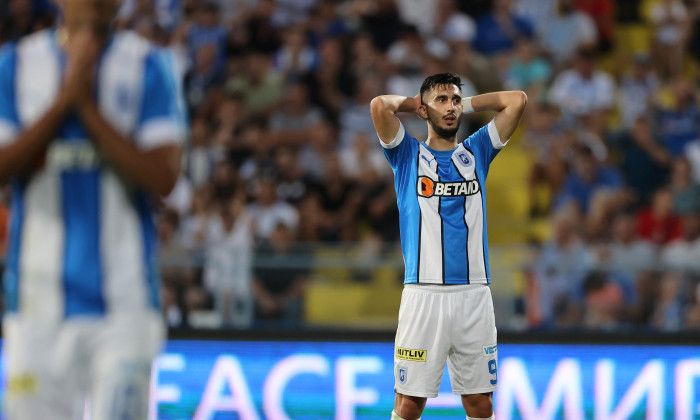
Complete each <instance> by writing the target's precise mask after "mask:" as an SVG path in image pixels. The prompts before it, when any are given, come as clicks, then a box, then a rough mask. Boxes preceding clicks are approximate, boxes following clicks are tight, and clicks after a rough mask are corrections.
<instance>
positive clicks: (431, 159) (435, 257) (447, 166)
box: [371, 73, 527, 420]
mask: <svg viewBox="0 0 700 420" xmlns="http://www.w3.org/2000/svg"><path fill="white" fill-rule="evenodd" d="M526 103H527V96H526V95H525V93H523V92H520V91H514V92H494V93H487V94H484V95H478V96H474V97H466V98H463V97H462V95H461V80H460V78H459V77H458V76H456V75H453V74H447V73H443V74H436V75H433V76H430V77H428V78H427V79H425V81H424V82H423V85H422V86H421V88H420V94H418V95H416V96H415V97H413V98H406V97H403V96H397V95H385V96H379V97H376V98H374V99H373V100H372V104H371V110H372V120H373V121H374V126H375V128H376V130H377V134H378V135H379V139H380V140H381V145H382V147H383V148H384V154H385V155H386V157H387V159H388V160H389V163H390V164H391V167H392V169H393V171H394V179H395V181H394V186H395V188H396V194H397V200H398V207H399V221H400V230H401V247H402V250H403V255H404V260H405V262H406V275H405V280H404V284H405V286H404V290H403V294H402V297H401V306H400V309H399V325H398V329H397V331H396V341H395V349H394V350H395V353H394V377H395V380H396V383H395V389H396V399H395V402H394V411H393V412H392V415H391V418H392V419H393V420H401V419H406V420H415V419H418V418H420V416H421V414H422V413H423V409H424V408H425V403H426V401H427V398H431V397H436V396H437V394H438V389H439V386H440V381H441V379H442V373H443V371H444V369H445V361H447V366H448V370H449V374H450V380H451V383H452V391H453V392H454V393H455V394H458V395H461V396H462V405H463V406H464V410H465V412H466V413H467V419H472V420H476V419H493V401H492V393H493V391H494V390H495V389H496V386H497V367H498V366H497V359H496V356H497V350H496V349H497V347H496V324H495V320H494V312H493V302H492V299H491V292H490V290H489V288H488V284H489V283H490V278H489V265H488V257H489V253H488V244H487V235H486V197H485V192H484V185H485V184H484V183H485V181H486V175H487V173H488V169H489V165H490V163H491V161H492V160H493V158H495V157H496V155H497V154H498V152H499V150H500V149H501V148H503V147H504V146H505V144H506V143H507V142H508V140H509V139H510V137H511V135H512V134H513V132H514V131H515V128H516V127H517V125H518V121H519V120H520V117H521V115H522V113H523V111H524V109H525V105H526ZM474 111H496V112H497V114H496V116H495V118H494V119H493V120H492V121H491V122H490V123H489V124H488V125H485V126H484V127H482V128H481V129H480V130H478V131H477V132H476V133H474V134H473V135H471V136H470V137H469V138H467V139H466V140H465V141H463V142H458V141H457V130H458V129H459V125H460V118H461V115H462V113H463V112H466V113H469V112H474ZM397 112H413V113H415V114H417V115H418V116H419V117H420V118H421V119H423V120H425V121H426V122H427V123H428V139H427V140H426V141H425V142H424V143H419V142H418V141H417V140H416V139H415V138H414V137H411V136H410V135H409V134H408V133H407V132H406V130H405V129H404V126H403V125H402V124H401V122H400V121H399V119H398V118H396V116H395V114H396V113H397Z"/></svg>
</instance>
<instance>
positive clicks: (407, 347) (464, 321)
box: [394, 284, 498, 398]
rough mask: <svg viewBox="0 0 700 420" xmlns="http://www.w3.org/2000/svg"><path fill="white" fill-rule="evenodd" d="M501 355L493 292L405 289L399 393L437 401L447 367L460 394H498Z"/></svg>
mask: <svg viewBox="0 0 700 420" xmlns="http://www.w3.org/2000/svg"><path fill="white" fill-rule="evenodd" d="M497 355H498V352H497V347H496V322H495V317H494V313H493V302H492V300H491V290H490V289H489V288H488V287H487V286H485V285H464V286H462V285H458V286H442V285H413V284H407V285H406V286H405V287H404V290H403V293H402V295H401V308H400V309H399V326H398V329H397V331H396V342H395V345H394V378H395V380H396V383H395V389H396V392H398V393H400V394H403V395H409V396H412V397H428V398H433V397H436V396H437V394H438V390H439V388H440V382H441V381H442V374H443V372H444V371H445V362H447V368H448V372H449V374H450V382H451V383H452V392H454V393H455V394H458V395H467V394H478V393H485V392H492V391H495V390H496V388H497V369H498V360H497Z"/></svg>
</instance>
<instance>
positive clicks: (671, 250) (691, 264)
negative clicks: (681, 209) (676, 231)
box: [661, 213, 700, 270]
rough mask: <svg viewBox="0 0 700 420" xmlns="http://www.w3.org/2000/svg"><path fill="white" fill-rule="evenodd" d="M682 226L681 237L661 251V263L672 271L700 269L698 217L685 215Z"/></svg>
mask: <svg viewBox="0 0 700 420" xmlns="http://www.w3.org/2000/svg"><path fill="white" fill-rule="evenodd" d="M682 226H683V228H682V229H683V230H682V233H681V236H680V237H679V238H677V239H675V240H674V241H672V242H670V243H669V244H668V245H666V247H665V249H664V250H663V251H662V253H661V262H662V263H663V264H664V266H665V267H666V268H671V269H674V270H689V269H692V268H695V269H700V261H699V260H698V257H700V215H698V214H697V213H688V214H686V215H685V216H683V221H682Z"/></svg>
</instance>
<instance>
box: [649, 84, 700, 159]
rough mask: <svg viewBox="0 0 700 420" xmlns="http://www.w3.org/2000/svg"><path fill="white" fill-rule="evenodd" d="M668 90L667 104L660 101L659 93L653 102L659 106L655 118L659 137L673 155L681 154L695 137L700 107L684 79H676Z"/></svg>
mask: <svg viewBox="0 0 700 420" xmlns="http://www.w3.org/2000/svg"><path fill="white" fill-rule="evenodd" d="M670 90H671V91H670V94H671V97H670V104H669V105H668V106H663V104H662V103H661V102H662V99H661V94H659V95H658V97H657V99H656V101H655V103H656V105H657V106H658V107H660V109H659V111H658V116H657V119H658V126H659V131H660V135H661V138H662V139H663V141H664V145H665V146H666V148H667V149H668V151H669V152H670V153H671V155H673V156H674V157H675V156H679V155H681V154H682V153H683V151H684V148H685V146H686V145H687V144H688V143H689V142H691V141H693V140H695V138H696V137H697V133H698V125H699V124H700V109H698V104H697V103H696V101H695V98H694V97H693V90H692V88H691V86H690V84H689V83H688V82H687V81H686V80H685V79H676V80H675V81H674V82H673V83H672V84H671V86H670Z"/></svg>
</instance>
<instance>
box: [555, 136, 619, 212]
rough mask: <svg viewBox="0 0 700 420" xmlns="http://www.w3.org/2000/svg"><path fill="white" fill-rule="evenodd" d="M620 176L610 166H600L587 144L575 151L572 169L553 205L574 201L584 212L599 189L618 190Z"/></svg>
mask: <svg viewBox="0 0 700 420" xmlns="http://www.w3.org/2000/svg"><path fill="white" fill-rule="evenodd" d="M622 185H623V183H622V177H621V176H620V174H619V173H618V172H617V171H616V170H615V169H614V168H612V167H606V166H601V165H600V164H599V163H598V161H597V160H596V158H595V156H594V155H593V151H592V150H591V149H590V148H589V147H587V146H581V147H580V148H579V149H578V150H577V152H576V159H575V164H574V171H573V172H572V173H571V174H569V176H568V177H567V178H566V180H565V181H564V186H563V188H562V190H561V192H560V193H559V196H558V197H557V198H556V201H555V206H556V207H562V206H563V205H566V204H570V203H571V202H574V203H576V204H577V205H578V206H579V208H580V209H581V211H582V212H583V213H584V214H585V213H588V209H589V207H590V205H591V202H592V200H593V198H594V196H595V194H597V193H598V192H600V191H603V190H605V189H607V190H613V191H614V190H619V189H621V188H622Z"/></svg>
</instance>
